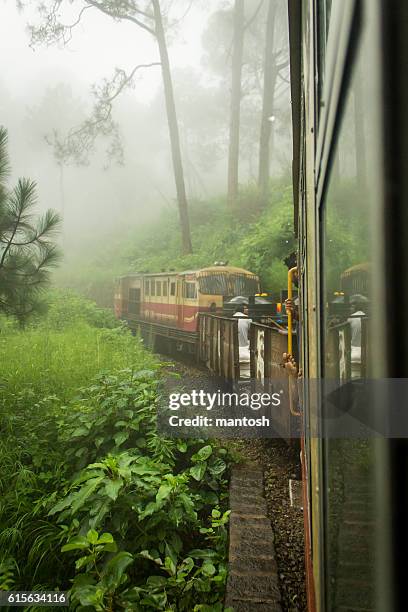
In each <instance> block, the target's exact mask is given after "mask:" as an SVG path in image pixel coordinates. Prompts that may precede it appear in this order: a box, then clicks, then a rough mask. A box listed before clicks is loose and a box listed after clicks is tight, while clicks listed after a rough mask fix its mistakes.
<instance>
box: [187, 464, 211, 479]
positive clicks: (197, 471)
mask: <svg viewBox="0 0 408 612" xmlns="http://www.w3.org/2000/svg"><path fill="white" fill-rule="evenodd" d="M206 468H207V464H206V463H197V465H193V467H191V468H190V474H191V475H192V477H193V478H194V479H195V480H198V481H200V480H202V478H203V476H204V474H205V470H206Z"/></svg>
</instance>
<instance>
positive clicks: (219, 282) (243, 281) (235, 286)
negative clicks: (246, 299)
mask: <svg viewBox="0 0 408 612" xmlns="http://www.w3.org/2000/svg"><path fill="white" fill-rule="evenodd" d="M199 284H200V293H204V294H206V295H225V296H230V297H234V296H237V295H244V296H249V295H253V294H254V293H257V292H258V291H259V280H258V277H257V276H253V275H246V274H228V273H225V272H224V273H222V272H219V273H218V274H208V275H206V276H202V277H200V279H199Z"/></svg>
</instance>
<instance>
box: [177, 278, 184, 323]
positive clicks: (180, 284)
mask: <svg viewBox="0 0 408 612" xmlns="http://www.w3.org/2000/svg"><path fill="white" fill-rule="evenodd" d="M176 291H177V300H176V303H177V327H179V328H182V327H183V323H184V298H183V295H184V278H183V277H181V276H180V277H178V279H177V288H176Z"/></svg>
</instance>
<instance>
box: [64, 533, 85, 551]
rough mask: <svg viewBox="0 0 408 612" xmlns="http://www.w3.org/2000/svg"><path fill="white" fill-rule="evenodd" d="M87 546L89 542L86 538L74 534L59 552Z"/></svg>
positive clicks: (83, 548)
mask: <svg viewBox="0 0 408 612" xmlns="http://www.w3.org/2000/svg"><path fill="white" fill-rule="evenodd" d="M88 547H89V542H88V540H87V539H86V538H84V536H75V537H73V538H71V539H70V540H69V542H68V543H67V544H65V545H64V546H63V547H62V548H61V552H69V551H70V550H85V549H86V548H88Z"/></svg>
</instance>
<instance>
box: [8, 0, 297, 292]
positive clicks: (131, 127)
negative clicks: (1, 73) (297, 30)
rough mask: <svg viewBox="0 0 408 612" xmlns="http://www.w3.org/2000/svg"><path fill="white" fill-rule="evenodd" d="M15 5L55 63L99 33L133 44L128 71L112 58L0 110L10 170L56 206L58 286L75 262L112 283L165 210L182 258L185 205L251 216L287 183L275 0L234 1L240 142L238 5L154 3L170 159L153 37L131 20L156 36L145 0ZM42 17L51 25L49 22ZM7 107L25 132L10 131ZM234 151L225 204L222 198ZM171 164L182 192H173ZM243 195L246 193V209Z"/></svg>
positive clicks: (283, 57) (284, 86) (284, 92)
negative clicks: (234, 122) (234, 114)
mask: <svg viewBox="0 0 408 612" xmlns="http://www.w3.org/2000/svg"><path fill="white" fill-rule="evenodd" d="M22 4H23V9H24V10H23V11H22V12H21V13H20V19H21V22H22V24H24V23H25V24H30V29H29V37H27V38H26V41H27V44H28V43H29V42H30V41H31V43H32V45H33V49H35V53H36V54H37V53H43V52H46V53H49V54H50V53H51V52H52V54H54V53H55V57H57V58H58V57H62V56H64V57H65V56H67V54H68V56H69V54H70V53H72V52H73V51H74V53H77V51H76V45H77V44H78V43H77V41H78V40H79V41H80V40H81V36H86V37H87V40H88V41H89V45H92V44H93V43H92V42H91V41H93V38H92V36H95V37H96V38H95V41H97V38H98V28H102V27H103V28H106V32H110V28H112V34H113V35H114V36H121V33H122V32H123V34H124V35H130V34H129V33H130V32H131V33H132V34H131V35H130V36H131V38H130V39H131V40H132V41H134V46H133V47H132V51H131V53H130V55H126V56H124V57H125V59H123V60H120V59H115V60H112V63H111V64H109V63H107V64H106V66H107V67H106V68H104V66H105V63H104V62H102V61H101V62H100V65H99V64H98V68H97V69H95V72H94V74H93V73H92V72H89V74H88V76H87V77H86V79H84V78H83V77H81V75H80V73H78V74H70V75H68V73H66V74H65V75H64V71H62V72H60V73H58V74H57V73H55V74H53V76H52V78H51V79H47V80H46V81H45V82H44V84H42V83H41V82H38V84H37V85H36V87H35V88H34V90H31V91H30V96H26V97H24V98H22V97H20V99H18V98H17V100H13V101H10V104H8V103H7V91H6V92H5V93H6V95H5V97H4V98H3V108H4V109H5V115H4V116H5V119H6V121H5V122H6V124H7V125H9V126H10V138H11V156H12V159H13V167H14V166H15V167H16V171H17V170H18V171H19V173H20V174H21V173H23V174H25V175H28V176H32V177H33V178H34V179H35V180H36V182H37V183H38V189H39V203H40V204H39V206H40V208H41V207H42V208H46V207H47V206H48V207H53V208H55V209H57V210H58V211H59V212H60V213H61V215H62V217H63V228H62V232H61V234H62V236H61V243H62V245H63V247H64V253H65V267H64V270H65V271H64V272H63V273H62V272H61V273H59V278H60V281H59V282H66V280H64V275H65V277H66V272H67V271H68V269H69V268H70V267H71V268H72V265H73V264H74V262H77V263H75V265H76V266H78V265H80V267H81V269H82V271H83V274H85V270H86V269H87V267H88V266H89V265H90V260H91V259H92V258H93V259H94V260H95V258H96V257H97V259H98V261H99V263H98V264H97V265H98V266H103V267H104V269H105V270H107V262H109V266H110V272H109V274H110V275H111V276H112V278H113V276H114V275H115V274H116V273H120V272H127V271H131V269H130V267H129V266H130V264H129V263H126V257H125V259H122V264H121V263H120V261H119V257H120V253H122V255H121V256H122V257H124V256H125V254H126V253H127V252H130V250H131V247H130V245H131V243H132V241H137V240H138V238H137V236H138V234H139V233H140V232H139V228H142V227H143V226H144V225H145V224H146V223H152V222H154V219H155V218H157V217H158V215H160V214H161V211H169V212H171V211H178V213H177V214H178V218H179V226H180V225H181V227H180V228H179V230H178V232H179V236H180V238H179V239H180V253H181V254H182V253H183V252H184V253H188V252H189V251H191V248H190V244H189V241H190V243H191V237H190V234H191V233H192V231H193V229H194V228H190V227H188V222H189V218H188V217H189V211H190V209H191V205H192V204H193V203H194V202H196V201H200V202H201V203H200V204H199V206H200V207H201V208H203V211H204V210H205V209H206V208H207V210H208V211H210V208H208V206H207V204H206V202H207V201H208V200H209V199H210V200H211V199H214V197H215V196H217V197H219V198H220V203H221V202H222V201H223V198H224V194H225V202H224V204H220V205H222V206H224V205H225V207H226V208H227V203H229V204H231V203H232V199H233V200H234V207H233V208H232V207H231V206H230V207H229V209H230V210H232V211H238V217H239V216H240V214H241V213H240V212H239V211H240V210H241V209H242V207H243V206H245V207H246V208H247V209H248V211H249V210H255V209H256V206H261V207H262V206H264V205H268V202H272V201H273V197H274V196H273V190H272V191H271V185H272V183H273V181H276V180H280V179H281V177H282V176H286V177H287V179H286V180H287V181H289V172H290V156H291V152H290V141H291V133H290V99H289V85H288V79H289V68H288V64H287V59H288V45H287V26H286V19H287V16H286V4H285V2H284V1H283V0H279V1H278V2H273V3H271V2H266V1H262V0H244V1H242V2H241V3H240V4H241V9H242V16H243V32H242V34H243V36H242V58H241V61H240V66H239V67H238V70H239V72H240V78H239V79H238V78H236V79H235V88H236V91H238V90H239V93H238V98H237V99H236V100H235V108H238V110H239V113H238V119H239V124H238V130H236V129H235V140H234V138H231V104H232V96H231V94H232V75H233V56H234V15H235V13H236V3H235V2H234V1H232V0H226V1H224V2H206V3H204V2H194V3H191V2H187V1H186V2H184V1H182V2H177V3H172V2H170V1H167V0H162V2H161V3H160V5H159V8H160V9H161V15H162V21H163V31H164V34H165V37H166V41H165V42H166V43H167V45H166V50H167V53H168V57H169V66H168V68H169V71H170V76H171V81H172V83H171V85H172V92H173V102H174V107H175V109H176V110H177V115H176V124H174V121H173V128H174V125H176V127H177V136H178V144H177V137H176V138H175V141H176V147H175V148H174V138H173V147H172V144H171V139H170V132H169V122H168V117H169V109H168V99H167V104H166V96H165V95H164V93H165V92H164V87H163V78H162V77H161V76H160V73H161V71H162V57H161V56H160V53H159V52H158V45H157V40H156V36H155V35H153V34H152V33H151V32H149V31H147V30H146V29H145V28H144V27H141V26H140V25H139V24H135V23H133V21H131V20H129V19H127V18H126V16H130V17H132V19H133V18H136V19H137V20H139V19H141V20H142V22H143V24H145V25H147V28H149V27H150V26H149V24H155V20H154V17H155V15H154V4H153V3H152V2H147V1H146V2H144V3H135V2H125V3H124V2H120V3H118V2H115V1H114V0H111V1H108V0H106V1H105V0H104V2H95V3H93V4H92V3H87V4H86V6H89V8H86V9H85V3H84V2H82V0H81V1H80V0H77V1H76V2H72V3H69V2H67V1H66V0H61V1H59V2H57V3H50V2H49V3H45V4H44V7H45V8H44V7H43V12H42V14H40V15H39V14H38V12H37V7H38V5H37V3H33V2H29V1H26V2H23V3H22ZM271 7H273V11H272V10H271ZM103 8H104V9H106V10H107V11H108V14H107V13H106V12H104V11H103V10H102V9H103ZM82 9H84V10H82ZM156 9H157V6H156ZM53 10H54V13H52V11H53ZM50 11H51V12H50ZM137 11H143V12H144V13H145V14H144V15H143V14H141V13H137ZM50 15H54V16H53V18H52V19H51V20H50V21H48V22H46V21H44V18H46V17H47V16H48V17H49V16H50ZM124 15H125V17H124ZM79 16H80V17H81V20H80V22H79V23H78V24H77V23H76V21H78V18H79ZM242 16H241V17H240V19H241V21H242ZM96 18H97V19H96ZM156 18H157V14H156ZM272 22H273V23H272ZM96 23H97V24H98V27H96V28H95V26H94V24H96ZM45 24H46V26H45ZM59 24H64V26H63V27H62V26H61V25H59ZM67 24H68V25H67ZM99 24H100V25H99ZM271 24H272V25H271ZM71 26H75V27H71ZM272 26H273V27H272ZM44 28H45V29H44ZM241 28H242V23H241ZM193 33H195V34H198V37H196V39H197V49H196V50H195V56H194V58H191V60H190V58H188V57H184V56H183V51H182V49H183V39H184V37H189V36H190V38H189V40H190V41H191V40H192V37H193ZM149 40H150V42H148V41H149ZM34 43H35V44H34ZM39 43H46V44H45V46H44V45H43V44H39ZM56 43H57V44H56ZM189 44H190V47H191V44H192V43H191V42H190V43H189ZM47 45H48V46H47ZM190 47H188V46H185V47H184V49H185V50H187V49H189V48H190ZM86 48H87V49H88V47H86ZM42 49H45V51H42ZM54 49H55V51H54ZM271 50H272V54H270V51H271ZM112 51H114V48H112ZM78 53H79V52H78ZM53 57H54V55H53ZM83 57H84V59H86V56H85V55H84V56H83ZM113 62H114V63H115V64H116V67H115V65H114V64H113ZM235 67H236V68H237V63H236V66H235ZM0 87H1V83H0ZM5 87H7V84H6V83H5V85H4V86H3V89H4V88H5ZM143 92H144V93H143ZM170 98H171V96H170ZM237 101H238V104H237ZM16 102H17V104H16ZM170 106H171V104H170ZM16 108H17V109H18V111H17V113H19V114H20V117H22V120H21V121H17V120H16V117H15V115H16ZM170 115H171V112H170ZM7 119H8V120H9V121H7ZM173 119H174V116H173ZM13 122H14V126H13ZM22 126H24V127H23V128H22ZM14 128H15V129H14ZM173 132H174V130H173ZM173 136H174V133H173ZM237 142H238V146H237ZM232 148H233V149H234V160H235V161H234V165H235V171H234V172H235V177H234V183H235V186H234V190H235V191H233V193H234V194H235V195H234V197H233V198H231V190H230V189H229V188H227V187H228V182H229V179H228V177H229V175H230V172H229V167H230V168H231V165H230V163H229V161H231V149H232ZM175 149H176V153H175ZM177 150H178V153H177ZM178 154H179V162H180V164H179V169H180V166H181V171H182V175H180V173H178V176H179V179H180V176H182V181H181V179H180V180H178V183H177V180H175V172H174V169H175V167H177V164H178V162H177V157H178ZM237 156H238V157H237ZM175 158H176V166H174V159H175ZM176 175H177V172H176ZM271 181H272V183H271ZM177 184H178V186H179V189H177ZM251 184H252V185H253V186H254V190H253V192H252V195H251V197H250V198H249V199H248V197H247V191H246V190H247V185H251ZM180 185H181V187H180ZM256 186H257V187H256ZM183 189H184V195H183ZM276 193H277V192H276ZM180 194H181V197H180ZM271 198H272V199H271ZM180 202H181V208H180ZM194 206H195V207H196V204H194ZM208 214H210V212H209V213H208ZM232 214H233V215H234V212H232ZM183 215H184V216H183ZM180 220H181V224H180ZM183 225H184V230H183ZM186 227H187V229H186ZM141 231H142V233H143V230H141ZM176 231H177V230H176ZM194 231H195V230H194ZM193 233H194V232H193ZM183 236H184V238H183ZM192 242H193V244H192V248H193V251H194V239H193V240H192ZM97 253H98V255H96V254H97ZM208 257H209V258H210V257H211V255H209V256H208ZM129 261H131V258H130V260H129ZM70 262H71V263H70ZM71 264H72V265H71ZM67 266H68V268H67ZM69 274H71V273H69ZM106 274H108V271H106ZM71 276H72V274H71ZM92 291H93V289H92Z"/></svg>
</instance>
